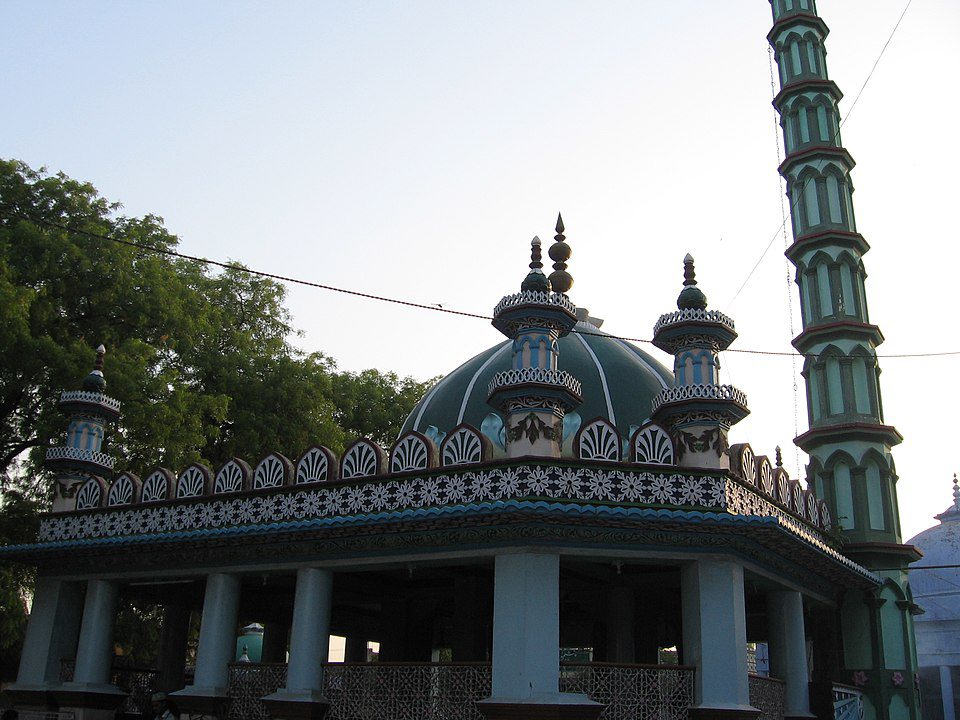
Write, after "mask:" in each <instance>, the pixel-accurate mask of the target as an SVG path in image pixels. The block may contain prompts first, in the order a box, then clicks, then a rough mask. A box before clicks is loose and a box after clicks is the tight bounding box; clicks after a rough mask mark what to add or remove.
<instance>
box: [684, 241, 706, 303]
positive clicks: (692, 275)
mask: <svg viewBox="0 0 960 720" xmlns="http://www.w3.org/2000/svg"><path fill="white" fill-rule="evenodd" d="M677 307H678V308H679V309H680V310H705V309H706V307H707V296H706V295H704V294H703V292H701V290H700V288H698V287H697V272H696V270H695V269H694V267H693V255H691V254H690V253H687V254H686V256H684V258H683V290H681V291H680V296H679V297H678V298H677Z"/></svg>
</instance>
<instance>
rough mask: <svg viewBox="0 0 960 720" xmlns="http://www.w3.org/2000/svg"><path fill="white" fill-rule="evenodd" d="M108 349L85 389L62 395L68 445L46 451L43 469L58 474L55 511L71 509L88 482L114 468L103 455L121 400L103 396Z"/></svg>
mask: <svg viewBox="0 0 960 720" xmlns="http://www.w3.org/2000/svg"><path fill="white" fill-rule="evenodd" d="M105 354H106V348H104V346H103V345H101V346H100V347H98V348H97V359H96V362H95V364H94V368H93V370H92V371H91V372H90V374H89V375H87V376H86V377H85V378H84V379H83V389H82V390H71V391H67V392H64V393H63V394H61V396H60V402H59V403H58V407H59V409H60V412H62V413H63V414H64V415H67V416H68V417H69V418H70V424H69V426H68V427H67V437H66V442H65V443H64V444H63V445H58V446H55V447H51V448H49V449H48V450H47V455H46V460H45V461H44V467H45V468H47V469H48V470H51V471H53V472H54V474H55V479H56V492H55V496H54V501H53V510H54V511H61V510H72V509H73V506H74V503H75V493H76V490H77V488H78V487H79V486H80V485H81V484H82V483H83V482H85V481H86V480H88V479H90V478H91V477H93V478H100V479H102V478H103V477H105V476H106V475H108V474H109V473H110V471H111V470H112V469H113V458H112V457H110V456H109V455H107V454H106V453H104V452H102V447H103V436H104V431H105V428H106V426H107V425H108V424H109V423H111V422H115V421H116V420H118V419H119V418H120V403H119V401H117V400H115V399H113V398H112V397H108V396H107V395H105V394H104V390H106V388H107V381H106V379H105V378H104V376H103V357H104V355H105Z"/></svg>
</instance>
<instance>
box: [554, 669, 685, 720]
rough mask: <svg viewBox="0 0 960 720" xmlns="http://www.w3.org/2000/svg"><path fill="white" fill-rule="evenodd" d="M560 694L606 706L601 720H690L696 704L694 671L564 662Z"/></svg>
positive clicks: (561, 670) (561, 671)
mask: <svg viewBox="0 0 960 720" xmlns="http://www.w3.org/2000/svg"><path fill="white" fill-rule="evenodd" d="M560 691H561V692H570V693H582V694H584V695H587V696H588V697H589V698H590V699H591V700H595V701H596V702H599V703H603V704H604V705H605V706H606V707H604V709H603V712H602V713H601V714H600V720H686V718H687V711H688V710H689V708H690V706H691V705H693V668H690V667H684V666H680V665H668V666H665V665H613V664H607V663H564V664H563V665H562V666H561V668H560Z"/></svg>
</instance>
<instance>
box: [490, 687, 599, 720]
mask: <svg viewBox="0 0 960 720" xmlns="http://www.w3.org/2000/svg"><path fill="white" fill-rule="evenodd" d="M603 708H604V705H602V704H600V703H598V702H594V701H593V700H591V699H590V698H588V697H587V696H586V695H574V694H573V693H557V694H555V695H546V696H541V697H533V698H525V699H523V700H513V699H511V698H487V699H485V700H481V701H479V702H478V703H477V710H478V711H479V712H480V714H481V715H483V716H484V718H486V720H596V719H597V718H598V717H600V713H601V712H603Z"/></svg>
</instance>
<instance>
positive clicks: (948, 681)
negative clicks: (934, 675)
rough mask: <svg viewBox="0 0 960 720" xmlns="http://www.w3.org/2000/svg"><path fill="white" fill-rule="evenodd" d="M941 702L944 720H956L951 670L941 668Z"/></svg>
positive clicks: (942, 666) (944, 667)
mask: <svg viewBox="0 0 960 720" xmlns="http://www.w3.org/2000/svg"><path fill="white" fill-rule="evenodd" d="M940 702H941V704H942V705H943V720H956V718H957V715H956V713H955V712H954V710H953V678H951V677H950V668H949V667H946V666H944V665H941V666H940Z"/></svg>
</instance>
